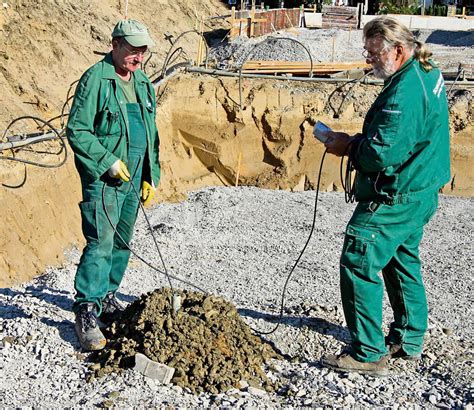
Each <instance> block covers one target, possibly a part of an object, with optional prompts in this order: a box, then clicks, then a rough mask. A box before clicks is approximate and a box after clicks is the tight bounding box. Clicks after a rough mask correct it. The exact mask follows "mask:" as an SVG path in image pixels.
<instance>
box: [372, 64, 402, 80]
mask: <svg viewBox="0 0 474 410" xmlns="http://www.w3.org/2000/svg"><path fill="white" fill-rule="evenodd" d="M396 71H397V70H395V69H394V68H393V63H392V62H390V63H387V64H384V65H383V66H382V67H377V68H376V67H374V76H375V77H376V78H381V79H382V80H386V79H387V78H389V77H391V76H392V75H393V74H395V72H396Z"/></svg>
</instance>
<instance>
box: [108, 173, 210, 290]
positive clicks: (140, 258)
mask: <svg viewBox="0 0 474 410" xmlns="http://www.w3.org/2000/svg"><path fill="white" fill-rule="evenodd" d="M130 184H131V185H132V187H133V191H134V192H135V195H136V196H137V199H138V201H139V203H140V207H141V210H142V212H143V214H144V215H145V219H146V221H147V223H148V228H149V230H150V234H151V236H152V237H153V241H154V242H155V246H156V248H157V249H158V253H159V255H160V258H161V263H162V264H163V267H164V271H162V270H160V269H159V268H157V267H156V266H155V265H153V264H151V263H150V262H148V261H147V260H145V259H144V258H143V257H141V256H140V255H139V254H137V253H136V252H135V251H134V250H133V249H132V248H131V247H130V246H129V245H128V243H127V242H126V241H125V240H124V239H123V237H122V236H121V235H120V233H119V232H118V231H117V226H115V225H114V224H113V222H112V220H111V219H110V215H109V213H108V211H107V207H106V205H105V187H106V185H107V184H105V183H104V185H103V187H102V206H103V209H104V212H105V216H106V218H107V221H108V222H109V224H110V226H111V227H112V228H113V230H114V233H115V234H116V235H117V236H118V238H119V239H120V240H121V241H122V243H123V244H124V245H125V246H126V248H127V249H128V250H129V251H130V252H131V253H132V254H133V255H135V257H137V258H138V259H139V260H140V261H142V262H143V263H144V264H145V265H147V266H149V267H150V268H152V269H153V270H155V271H156V272H158V273H161V274H163V275H166V277H167V279H168V282H169V284H170V288H171V290H172V292H174V290H173V285H172V283H171V279H173V280H176V281H178V282H181V283H184V284H185V285H188V286H191V287H192V288H195V289H197V290H199V291H200V292H202V293H204V294H207V292H206V291H205V290H204V289H202V288H200V287H199V286H196V285H194V284H193V283H191V282H188V281H186V280H184V279H182V278H180V277H178V276H174V275H170V274H169V273H168V271H167V270H166V265H165V263H164V260H163V258H162V256H161V252H160V249H159V246H158V242H157V240H156V238H155V235H154V233H153V228H152V226H151V224H150V221H149V220H148V217H147V215H146V213H145V209H144V207H143V205H142V203H141V200H140V196H139V195H138V192H137V190H136V188H135V186H134V184H133V182H132V181H130Z"/></svg>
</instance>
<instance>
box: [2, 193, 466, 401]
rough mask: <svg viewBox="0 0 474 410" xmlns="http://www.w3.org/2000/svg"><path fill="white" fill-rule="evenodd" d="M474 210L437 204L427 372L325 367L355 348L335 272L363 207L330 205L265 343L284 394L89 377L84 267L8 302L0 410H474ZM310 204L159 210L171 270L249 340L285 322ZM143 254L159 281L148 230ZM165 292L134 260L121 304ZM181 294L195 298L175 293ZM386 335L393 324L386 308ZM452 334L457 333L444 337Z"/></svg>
mask: <svg viewBox="0 0 474 410" xmlns="http://www.w3.org/2000/svg"><path fill="white" fill-rule="evenodd" d="M472 205H473V200H472V199H462V198H454V197H445V196H441V198H440V208H439V211H438V213H437V214H436V216H435V217H434V218H433V220H432V221H431V222H430V224H429V225H428V226H427V228H426V231H425V232H426V233H425V238H424V241H423V242H422V245H421V248H420V252H421V256H422V258H423V262H424V263H423V271H424V278H425V283H426V288H427V297H428V300H429V304H430V312H429V313H430V328H429V331H428V333H427V338H426V348H425V352H424V355H423V356H422V359H421V361H419V362H406V361H403V360H396V361H391V363H390V368H391V371H390V375H389V376H388V377H386V378H383V379H374V378H371V377H368V376H361V375H357V374H344V373H343V374H338V373H334V372H332V371H330V370H328V369H324V368H322V367H321V366H320V365H319V358H320V356H321V355H322V354H323V353H325V352H328V353H337V352H338V351H339V350H340V349H341V348H342V347H343V346H344V345H345V343H347V341H348V340H349V335H348V332H347V329H346V327H345V323H344V317H343V314H342V310H341V304H340V300H339V286H338V259H339V252H340V249H341V246H342V241H343V236H344V227H345V223H346V222H347V220H348V219H349V217H350V213H351V210H352V208H353V205H347V204H345V203H344V197H343V195H341V194H340V193H321V195H320V204H319V207H318V215H317V221H316V228H315V232H314V234H313V237H312V239H311V241H310V243H309V246H308V248H307V250H306V253H305V254H304V256H303V257H302V259H301V261H300V263H299V265H298V268H297V269H296V271H295V273H294V276H293V277H292V279H291V281H290V283H289V285H288V289H287V294H286V298H285V303H284V309H283V312H284V317H283V320H282V324H281V325H280V326H279V327H278V328H277V329H276V330H275V331H274V332H273V333H271V334H269V335H264V338H265V339H266V340H267V341H269V342H271V343H273V345H274V346H275V347H276V348H277V349H278V350H279V351H281V352H282V353H283V354H284V355H286V356H285V359H283V360H271V361H270V362H269V363H268V364H266V365H264V366H263V368H262V371H263V372H265V375H266V376H267V377H268V378H269V379H270V380H271V381H272V382H274V383H277V384H278V386H279V388H278V389H277V391H276V392H273V393H272V392H270V393H264V392H263V390H261V389H258V388H257V389H256V386H252V385H251V384H250V383H245V381H243V382H242V383H240V384H239V385H238V386H237V387H236V388H232V389H230V390H228V391H226V392H224V393H207V392H203V393H201V394H199V395H195V394H193V393H192V391H191V390H190V389H189V388H188V387H181V386H176V385H171V384H170V385H161V384H160V383H157V382H156V380H152V379H148V378H146V377H144V376H143V375H141V374H139V373H137V372H134V371H133V370H125V371H123V372H121V373H115V372H112V373H110V374H107V375H105V376H104V377H92V376H93V373H92V372H91V370H90V369H89V366H90V365H91V362H90V360H89V359H90V357H89V356H90V355H89V354H86V353H84V352H81V351H80V349H79V344H78V342H77V340H76V337H75V334H74V325H73V321H74V315H73V313H72V311H71V306H72V301H73V295H74V291H73V281H74V272H75V269H76V264H77V262H78V260H79V257H80V252H79V251H78V250H77V249H72V250H70V251H69V252H68V255H67V257H68V260H69V262H68V263H66V264H65V265H64V266H62V267H59V268H51V269H49V270H48V271H47V272H45V274H44V275H43V276H41V277H39V278H37V279H35V280H33V281H31V282H29V283H26V284H23V285H21V286H17V287H14V288H5V289H0V318H1V320H0V405H1V406H10V407H12V406H15V407H23V406H24V407H27V406H28V407H32V406H38V405H41V406H42V407H54V408H57V407H93V406H101V407H105V406H108V407H110V406H117V407H131V406H140V407H145V406H146V407H154V406H160V407H161V406H173V407H175V406H180V407H196V406H200V407H201V406H202V407H204V406H205V407H208V406H223V407H231V406H232V407H234V406H235V407H238V406H252V407H256V406H298V407H299V406H314V407H318V406H319V407H321V406H338V407H339V406H340V407H342V406H347V407H349V406H361V407H362V406H364V407H365V406H372V407H375V406H377V407H382V406H383V407H405V408H406V407H414V406H423V407H424V406H426V407H430V406H434V405H436V406H438V407H463V406H464V407H466V408H469V406H471V404H470V403H472V398H473V389H474V386H473V380H474V371H473V368H474V366H473V360H474V357H473V356H474V353H473V352H474V345H473V342H472V340H473V336H474V334H473V333H474V330H473V327H472V315H473V307H472V294H473V292H474V286H473V271H472V263H473V261H472V245H471V242H472V231H473V206H472ZM313 206H314V192H298V193H290V192H283V191H269V190H261V189H257V188H250V187H241V188H208V189H203V190H200V191H198V192H195V193H192V194H191V195H190V196H189V199H188V200H186V201H184V202H182V203H179V204H162V205H159V206H156V207H154V208H153V209H151V210H149V211H148V213H149V216H150V220H151V223H152V226H153V230H154V232H155V233H156V235H157V239H158V243H159V246H160V249H161V252H162V253H163V256H164V259H165V262H166V264H167V268H168V270H169V271H170V273H172V274H173V275H175V276H179V277H181V278H183V279H184V280H186V281H187V282H189V283H193V284H195V285H197V286H198V287H200V288H202V289H204V290H205V291H206V292H209V293H212V294H216V295H220V296H222V297H224V298H226V299H227V300H229V301H231V302H232V303H234V304H235V305H236V306H237V308H238V312H239V313H240V315H241V316H242V317H243V318H244V320H245V321H246V322H247V323H248V324H250V325H251V326H252V327H253V328H256V329H258V330H261V331H269V330H272V329H273V328H274V327H275V324H276V322H277V321H278V317H279V311H280V301H281V292H282V288H283V284H284V281H285V278H286V276H287V274H288V272H289V270H290V268H291V266H292V265H293V264H294V261H295V260H296V258H297V256H298V254H299V252H300V251H301V249H302V247H303V244H304V242H305V240H306V238H307V236H308V234H309V231H310V228H311V222H312V213H313ZM133 248H134V249H135V250H136V252H138V253H139V254H140V255H143V256H145V257H146V259H148V260H149V261H150V263H152V264H156V265H157V267H159V268H160V269H161V265H160V262H159V261H160V259H159V256H158V254H157V252H156V249H155V248H154V244H153V240H152V238H151V236H150V234H149V232H148V228H147V227H146V224H145V222H144V219H143V218H142V217H141V216H140V219H139V221H138V224H137V231H136V234H135V237H134V240H133ZM166 286H168V282H167V280H166V279H165V278H164V277H163V276H162V275H161V274H160V273H158V272H156V271H154V270H153V269H151V268H149V267H147V266H144V265H143V264H142V263H141V262H140V261H139V260H138V259H136V258H135V257H132V259H131V261H130V265H129V269H128V272H127V274H126V276H125V280H124V283H123V286H122V287H121V289H120V293H119V295H118V296H119V298H120V299H122V300H123V301H124V302H126V303H131V302H133V301H135V300H137V299H139V298H140V296H142V295H143V294H144V293H146V292H151V291H153V290H155V289H157V288H162V287H166ZM173 286H175V287H178V288H185V289H188V290H194V289H193V288H192V287H190V286H189V285H184V284H182V283H180V282H177V281H174V282H173ZM384 314H385V315H384V316H385V322H384V327H386V326H387V325H388V323H389V322H390V320H391V313H390V309H389V306H388V303H385V307H384ZM444 329H450V330H449V331H448V332H446V331H445V330H444Z"/></svg>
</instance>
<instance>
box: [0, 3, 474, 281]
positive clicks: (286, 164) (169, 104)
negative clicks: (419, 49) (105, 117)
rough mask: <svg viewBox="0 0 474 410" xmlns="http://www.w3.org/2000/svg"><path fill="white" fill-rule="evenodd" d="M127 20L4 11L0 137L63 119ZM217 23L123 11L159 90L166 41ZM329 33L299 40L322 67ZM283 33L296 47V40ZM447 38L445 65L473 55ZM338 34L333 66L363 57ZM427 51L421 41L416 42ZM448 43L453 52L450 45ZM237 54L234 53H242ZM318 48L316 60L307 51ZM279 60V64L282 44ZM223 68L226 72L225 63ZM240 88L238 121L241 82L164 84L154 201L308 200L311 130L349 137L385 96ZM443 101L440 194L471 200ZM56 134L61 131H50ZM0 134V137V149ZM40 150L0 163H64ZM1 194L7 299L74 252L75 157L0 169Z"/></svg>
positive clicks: (207, 7) (24, 8)
mask: <svg viewBox="0 0 474 410" xmlns="http://www.w3.org/2000/svg"><path fill="white" fill-rule="evenodd" d="M124 7H125V2H123V1H118V2H117V1H112V0H108V1H98V0H92V1H90V2H76V1H73V0H67V1H64V2H61V3H58V2H56V1H53V0H42V1H40V2H38V1H36V0H35V1H33V0H22V1H17V2H8V1H7V2H4V3H3V6H2V8H1V11H0V27H1V30H0V40H1V44H2V45H1V47H0V86H1V88H2V93H1V95H0V106H1V107H2V109H1V111H0V130H5V129H6V128H7V126H8V124H9V123H10V122H11V121H13V120H14V119H17V118H18V117H21V116H23V115H30V116H35V117H38V118H41V119H43V120H48V119H51V118H53V117H57V116H58V115H60V113H61V112H62V111H63V106H64V103H65V100H66V96H67V94H68V90H70V88H71V87H70V86H71V84H72V83H73V82H74V81H75V80H77V79H78V78H79V77H80V75H81V73H82V72H83V71H84V70H85V69H86V68H87V67H88V66H90V65H91V64H93V63H94V62H96V61H98V59H100V58H101V56H100V55H99V56H98V55H97V54H96V53H105V52H107V51H108V50H109V49H110V32H111V30H112V28H113V25H114V23H115V21H116V20H117V19H119V18H121V17H123V13H124ZM226 13H228V10H227V9H226V7H225V5H224V4H223V3H222V2H219V1H217V0H208V1H204V2H201V1H197V0H193V1H186V2H184V1H177V2H168V1H159V2H140V3H138V4H134V3H130V8H129V16H130V17H133V18H137V19H140V20H142V21H144V22H145V23H146V24H147V25H148V26H149V27H150V31H151V32H152V33H153V36H154V38H155V39H156V42H157V46H156V47H155V48H154V50H153V51H154V53H153V57H152V59H151V60H150V61H149V63H148V64H147V66H146V70H147V73H148V74H149V75H150V77H152V78H157V75H156V74H157V73H159V72H160V71H161V66H162V64H163V60H164V58H165V55H166V54H167V52H168V50H169V48H170V41H173V39H176V38H177V37H178V36H179V34H180V33H182V32H184V31H187V30H190V29H193V28H195V27H196V24H197V21H198V18H200V17H204V18H206V17H210V16H217V15H223V14H226ZM226 28H227V26H226V23H225V20H219V19H218V20H212V19H211V20H206V22H205V29H206V31H207V32H208V34H207V35H206V36H207V37H208V38H213V35H212V34H211V33H213V32H214V33H220V32H222V29H226ZM219 30H220V31H219ZM337 33H338V32H337V30H330V31H329V32H328V31H324V30H319V31H318V30H315V31H309V30H305V31H304V35H302V39H305V41H306V42H308V43H310V44H311V46H312V52H313V53H319V54H318V58H319V60H321V59H322V60H324V59H325V58H326V60H329V58H330V55H329V52H328V50H329V49H330V44H331V43H332V42H333V38H336V37H335V36H336V34H337ZM290 34H291V35H292V36H296V37H297V36H298V35H299V34H298V30H297V29H292V30H291V33H290ZM448 34H449V33H447V34H446V35H445V36H444V37H443V35H442V33H440V32H437V35H436V42H435V44H433V46H434V47H435V48H436V50H437V51H439V55H440V56H442V59H443V61H445V62H446V64H447V62H452V61H456V60H459V61H461V60H463V59H465V58H466V56H469V55H471V54H472V52H473V47H472V46H471V47H470V46H469V38H471V37H468V36H464V37H463V36H462V35H461V36H460V35H456V36H454V37H453V36H449V35H448ZM280 35H282V34H280ZM337 35H338V36H339V37H337V39H338V43H337V44H338V48H337V54H336V56H337V58H339V59H344V58H345V57H346V58H347V59H353V58H355V56H356V55H357V56H358V55H359V52H360V50H361V45H360V44H359V40H360V33H358V34H356V33H354V35H353V37H354V38H353V40H352V43H350V42H347V41H345V40H344V39H345V36H346V34H344V32H339V34H337ZM311 36H312V37H311ZM424 38H426V39H427V40H429V38H430V37H429V36H428V35H426V33H425V34H424ZM451 38H454V39H455V40H456V41H457V43H455V45H456V46H457V47H453V46H451V45H450V41H448V40H449V39H451ZM170 39H171V40H170ZM340 39H341V40H340ZM443 39H444V40H446V41H445V43H446V44H444V45H443V41H442V40H443ZM343 40H344V41H343ZM356 40H357V42H356ZM197 41H198V36H194V37H193V36H192V35H190V36H185V37H183V38H182V40H181V42H180V47H182V49H183V54H184V55H187V56H188V58H191V59H192V56H194V55H195V52H196V49H197ZM451 43H452V41H451ZM458 43H459V44H458ZM214 44H216V45H217V48H216V50H220V49H221V48H222V41H220V40H219V41H217V40H216V39H215V37H214ZM239 44H240V47H241V46H242V44H243V43H242V40H239ZM314 44H319V47H318V48H316V49H315V48H314ZM453 44H454V43H453ZM229 47H230V49H231V50H232V49H233V48H232V47H233V46H232V45H230V46H229ZM249 47H253V43H250V44H249ZM278 47H279V49H281V50H287V52H288V45H285V46H284V47H282V46H281V45H279V46H278ZM278 47H277V49H278ZM345 49H346V50H347V52H346V53H344V50H345ZM354 50H355V51H356V53H354ZM443 50H444V51H443ZM221 51H222V50H221ZM240 52H242V50H241V51H240ZM456 52H457V53H458V54H456ZM215 55H219V52H217V53H215ZM224 55H225V57H223V58H224V59H227V58H228V53H227V54H226V53H224ZM435 57H436V55H435ZM463 61H464V60H463ZM242 83H243V84H242V85H241V87H242V88H241V92H242V109H240V108H239V105H240V102H241V101H240V96H239V92H240V90H239V84H238V81H237V80H236V79H232V78H223V77H214V76H204V75H203V76H199V75H189V74H179V75H178V76H175V77H173V78H171V79H169V80H167V81H165V82H163V83H162V84H161V85H160V87H159V88H158V96H159V101H158V115H157V121H158V128H159V133H160V141H161V154H160V156H161V158H160V162H161V164H162V169H163V174H162V180H161V182H160V186H159V191H158V195H157V196H156V198H157V200H158V201H178V200H182V199H184V198H185V197H186V194H187V193H188V192H190V191H193V190H196V189H198V188H200V187H204V186H218V185H234V184H235V182H236V176H237V174H239V181H238V182H239V184H240V185H255V186H258V187H263V188H272V189H289V190H303V189H312V188H313V187H314V184H315V179H316V170H317V166H318V164H317V161H316V160H315V158H319V155H320V154H321V153H322V150H323V147H322V145H321V144H318V143H316V142H315V141H314V139H313V137H312V133H311V128H312V126H313V124H314V123H315V121H316V120H318V119H319V120H322V121H325V122H327V123H328V125H330V126H332V127H333V128H334V129H339V130H347V131H349V132H350V131H353V132H357V131H359V130H360V128H361V125H362V121H363V117H364V115H365V113H366V111H367V109H368V107H369V106H370V104H371V103H372V102H373V100H374V99H375V97H376V95H377V93H378V92H379V90H380V88H379V86H373V85H360V84H359V85H356V86H355V87H352V85H343V83H339V84H322V83H318V84H307V83H302V82H291V81H279V80H259V79H244V81H243V82H242ZM71 90H72V91H73V87H72V88H71ZM71 90H70V91H69V92H70V93H71ZM450 99H451V131H452V160H453V172H452V174H453V179H452V181H451V184H450V186H448V187H446V188H445V190H444V192H445V193H448V194H454V195H461V196H471V195H472V194H473V192H474V187H473V185H472V184H473V183H472V181H473V172H472V166H471V162H472V156H473V146H472V134H473V132H472V121H473V115H472V111H473V108H472V107H473V102H472V92H471V91H469V90H467V89H466V90H463V89H462V85H461V86H459V85H457V86H456V87H455V88H454V89H453V90H452V92H451V93H450ZM63 122H64V121H63ZM53 123H54V125H55V126H57V127H60V120H59V119H58V120H55V122H53ZM43 129H44V128H43ZM15 132H17V133H24V132H38V122H37V121H36V122H35V121H31V120H29V121H26V120H25V121H19V122H17V123H16V124H15V126H14V127H12V128H11V129H10V130H9V133H10V134H12V133H15ZM10 134H8V135H10ZM8 135H3V138H2V141H5V138H6V137H7V136H8ZM48 144H49V146H48V145H47V144H46V143H42V144H38V145H37V147H36V149H35V150H36V151H39V153H38V152H34V151H32V150H29V151H25V150H22V151H21V152H16V153H13V152H10V151H4V152H3V155H4V156H12V155H15V156H16V157H17V158H20V159H27V160H30V161H40V162H41V163H43V164H44V163H46V164H49V165H55V164H56V165H57V164H58V162H59V161H60V160H62V159H64V151H62V152H61V155H59V156H58V155H51V154H49V155H46V154H44V153H45V152H59V148H60V146H59V144H58V143H57V142H56V143H48ZM328 162H329V165H328V166H326V167H325V170H324V172H323V175H322V182H323V188H324V189H325V190H338V189H340V182H339V175H338V171H337V169H338V166H337V161H336V160H335V159H334V158H331V159H328ZM0 181H1V182H2V186H1V187H0V203H1V209H2V212H3V218H4V223H3V224H2V225H1V227H0V249H1V254H0V271H1V272H2V275H1V277H0V286H5V285H8V284H11V283H15V282H21V281H24V280H28V279H30V278H32V277H34V276H35V275H38V274H41V272H43V270H44V268H45V266H47V265H54V264H60V263H61V262H62V261H63V251H64V249H66V248H67V247H69V246H73V245H79V246H81V245H82V244H83V239H82V234H81V227H80V217H79V208H78V207H77V206H75V204H77V203H78V202H79V201H80V199H81V194H80V183H79V178H78V176H77V173H76V171H75V168H74V164H73V160H72V155H71V153H70V151H69V156H68V158H67V160H66V163H65V165H63V166H61V167H60V168H55V169H48V168H43V167H34V166H30V165H27V166H25V165H24V164H23V163H19V162H13V161H5V160H4V161H1V162H0ZM13 187H15V188H13ZM19 255H21V257H19Z"/></svg>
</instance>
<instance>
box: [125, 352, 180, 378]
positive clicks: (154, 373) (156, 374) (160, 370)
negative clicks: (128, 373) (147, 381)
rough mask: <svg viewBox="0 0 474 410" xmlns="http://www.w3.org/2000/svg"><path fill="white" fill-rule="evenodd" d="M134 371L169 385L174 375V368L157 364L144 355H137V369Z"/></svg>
mask: <svg viewBox="0 0 474 410" xmlns="http://www.w3.org/2000/svg"><path fill="white" fill-rule="evenodd" d="M133 370H135V371H137V372H139V373H141V374H143V375H144V376H146V377H150V378H152V379H156V380H158V381H159V382H160V383H163V384H168V383H169V382H170V381H171V379H172V377H173V374H174V368H172V367H169V366H166V365H165V364H163V363H158V362H155V361H154V360H151V359H149V358H148V357H146V356H145V355H144V354H142V353H136V354H135V367H134V368H133Z"/></svg>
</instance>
